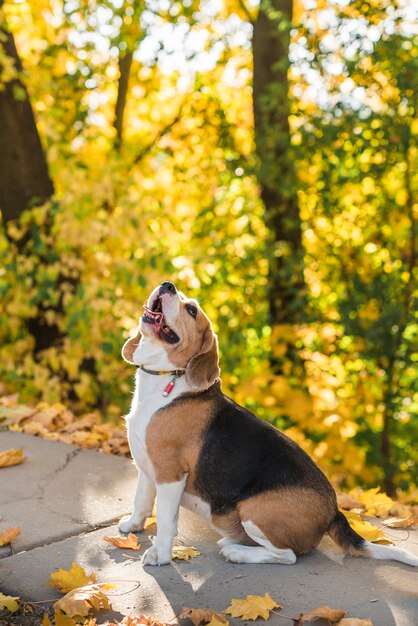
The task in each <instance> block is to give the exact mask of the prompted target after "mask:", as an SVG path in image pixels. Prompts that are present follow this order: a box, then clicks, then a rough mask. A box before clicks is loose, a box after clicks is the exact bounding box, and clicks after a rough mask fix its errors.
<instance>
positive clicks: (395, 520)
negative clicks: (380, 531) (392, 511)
mask: <svg viewBox="0 0 418 626" xmlns="http://www.w3.org/2000/svg"><path fill="white" fill-rule="evenodd" d="M417 521H418V520H417V518H416V517H415V515H411V517H407V518H404V517H389V519H385V520H384V521H383V522H382V525H383V526H388V527H389V528H408V527H409V526H414V525H415V524H416V523H417Z"/></svg>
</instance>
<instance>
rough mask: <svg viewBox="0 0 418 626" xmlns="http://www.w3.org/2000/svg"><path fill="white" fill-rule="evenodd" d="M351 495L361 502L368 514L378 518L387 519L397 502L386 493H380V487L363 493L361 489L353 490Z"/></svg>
mask: <svg viewBox="0 0 418 626" xmlns="http://www.w3.org/2000/svg"><path fill="white" fill-rule="evenodd" d="M350 495H352V496H354V497H355V498H356V499H357V500H359V501H360V502H361V503H362V504H363V506H364V507H365V509H366V514H367V515H371V516H376V517H387V515H388V513H389V511H390V509H391V508H392V506H393V505H394V504H395V502H394V501H393V500H392V498H390V497H389V496H387V495H386V494H385V493H380V487H375V488H374V489H368V490H367V491H362V490H361V489H359V488H356V489H352V490H351V491H350Z"/></svg>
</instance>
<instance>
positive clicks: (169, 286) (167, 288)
mask: <svg viewBox="0 0 418 626" xmlns="http://www.w3.org/2000/svg"><path fill="white" fill-rule="evenodd" d="M163 293H177V289H176V287H175V285H173V283H170V281H168V280H165V281H164V282H163V283H161V287H160V294H163Z"/></svg>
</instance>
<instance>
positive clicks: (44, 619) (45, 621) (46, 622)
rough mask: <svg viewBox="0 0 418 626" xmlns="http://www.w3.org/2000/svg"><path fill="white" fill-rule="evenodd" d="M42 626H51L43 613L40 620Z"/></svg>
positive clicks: (47, 616)
mask: <svg viewBox="0 0 418 626" xmlns="http://www.w3.org/2000/svg"><path fill="white" fill-rule="evenodd" d="M42 626H52V624H51V620H50V619H49V615H48V613H44V616H43V618H42Z"/></svg>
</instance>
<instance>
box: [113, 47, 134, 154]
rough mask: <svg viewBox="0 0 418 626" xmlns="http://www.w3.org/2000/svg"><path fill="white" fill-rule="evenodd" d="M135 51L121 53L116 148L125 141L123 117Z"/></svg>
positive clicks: (116, 109)
mask: <svg viewBox="0 0 418 626" xmlns="http://www.w3.org/2000/svg"><path fill="white" fill-rule="evenodd" d="M132 59H133V52H130V51H128V52H125V53H122V51H121V52H120V53H119V80H118V96H117V99H116V106H115V119H114V122H113V126H114V127H115V129H116V137H115V148H116V150H120V148H121V146H122V141H123V117H124V114H125V107H126V96H127V93H128V86H129V76H130V73H131V65H132Z"/></svg>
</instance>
